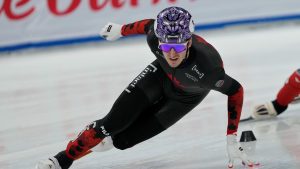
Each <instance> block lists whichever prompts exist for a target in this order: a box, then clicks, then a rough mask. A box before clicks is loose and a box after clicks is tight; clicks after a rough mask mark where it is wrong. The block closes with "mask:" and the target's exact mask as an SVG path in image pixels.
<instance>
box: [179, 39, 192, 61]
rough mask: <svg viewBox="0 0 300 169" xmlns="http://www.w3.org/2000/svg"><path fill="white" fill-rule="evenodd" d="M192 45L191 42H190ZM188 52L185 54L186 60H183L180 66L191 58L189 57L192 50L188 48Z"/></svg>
mask: <svg viewBox="0 0 300 169" xmlns="http://www.w3.org/2000/svg"><path fill="white" fill-rule="evenodd" d="M189 43H190V42H189ZM188 45H189V44H187V46H188ZM186 50H187V51H186V53H185V57H184V59H183V60H182V62H181V63H180V64H183V63H184V62H185V61H186V60H187V59H188V57H189V55H190V48H187V49H186Z"/></svg>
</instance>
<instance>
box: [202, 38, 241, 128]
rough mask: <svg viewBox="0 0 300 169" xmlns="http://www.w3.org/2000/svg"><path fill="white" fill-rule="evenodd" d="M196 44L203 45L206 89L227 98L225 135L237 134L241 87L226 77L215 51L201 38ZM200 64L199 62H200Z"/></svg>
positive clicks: (220, 60) (221, 62)
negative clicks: (205, 56)
mask: <svg viewBox="0 0 300 169" xmlns="http://www.w3.org/2000/svg"><path fill="white" fill-rule="evenodd" d="M197 40H198V42H201V43H202V44H203V43H205V46H206V48H204V49H202V50H204V51H205V53H206V55H207V56H208V58H210V59H207V60H205V63H206V65H205V66H207V67H208V69H209V70H210V71H208V74H207V75H208V80H207V82H208V84H207V85H208V86H207V88H209V89H212V90H216V91H219V92H221V93H223V94H225V95H227V96H228V105H227V109H228V125H227V134H233V133H235V132H237V129H238V125H239V121H240V116H241V111H242V106H243V95H244V92H243V87H242V85H241V84H240V83H239V82H238V81H236V80H235V79H233V78H232V77H230V76H229V75H227V74H226V73H225V70H224V66H223V61H222V59H221V57H220V55H219V53H218V52H217V50H216V49H215V48H214V47H213V46H211V45H210V44H209V43H207V42H205V41H204V40H203V39H201V37H197ZM200 62H201V61H200Z"/></svg>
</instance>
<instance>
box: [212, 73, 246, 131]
mask: <svg viewBox="0 0 300 169" xmlns="http://www.w3.org/2000/svg"><path fill="white" fill-rule="evenodd" d="M214 74H216V76H215V77H217V78H215V79H214V80H213V81H212V82H213V83H214V84H213V86H212V89H213V90H216V91H219V92H221V93H223V94H226V95H227V96H228V103H227V109H228V125H227V134H233V133H236V132H237V129H238V125H239V121H240V117H241V112H242V106H243V98H244V91H243V87H242V85H241V84H240V83H239V82H238V81H236V80H235V79H233V78H231V77H230V76H228V75H227V74H226V73H225V72H224V69H219V70H218V69H217V70H215V71H214Z"/></svg>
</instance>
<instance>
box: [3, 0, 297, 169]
mask: <svg viewBox="0 0 300 169" xmlns="http://www.w3.org/2000/svg"><path fill="white" fill-rule="evenodd" d="M169 6H181V7H183V8H185V9H187V10H188V11H190V13H191V14H192V16H193V20H194V22H195V26H196V34H198V35H200V36H202V37H204V38H205V39H206V40H207V41H208V42H209V43H211V44H212V45H213V46H214V47H215V48H216V49H217V50H218V51H219V53H220V54H221V56H222V59H223V61H224V65H225V70H226V72H227V74H229V75H231V76H232V77H234V78H235V79H237V80H238V81H240V82H241V83H242V84H243V86H244V89H245V99H244V108H243V114H242V117H248V116H249V115H250V112H251V109H252V107H253V106H254V105H256V104H258V103H264V102H266V101H269V100H272V99H274V98H275V96H276V93H277V91H278V90H279V89H280V87H281V86H282V85H283V83H284V81H285V80H286V79H287V78H288V76H289V75H290V74H292V72H293V71H295V70H296V69H298V68H299V66H300V64H299V63H300V56H299V53H300V48H299V44H300V1H299V0H276V1H274V0H251V1H249V0H246V1H240V0H227V1H224V0H0V115H1V116H0V126H1V127H0V168H1V169H17V168H18V169H19V168H34V165H35V163H36V162H37V161H38V160H40V159H45V158H47V157H49V156H51V155H54V154H55V153H57V152H58V151H61V150H62V149H64V148H65V146H66V144H67V142H68V140H70V139H72V138H74V137H75V136H76V135H77V133H78V132H79V131H80V130H81V129H82V128H83V127H84V126H85V125H86V124H87V123H89V122H91V121H93V120H96V119H99V118H101V117H103V116H104V115H105V114H106V113H107V112H108V111H109V109H110V108H111V106H112V104H113V103H114V100H115V99H116V98H117V97H118V95H119V94H120V93H121V92H122V91H123V90H124V89H125V87H126V86H127V85H128V84H129V83H130V82H131V81H132V80H133V79H134V78H135V77H136V76H137V75H138V74H139V73H140V72H141V71H142V70H143V69H144V68H145V67H146V66H147V65H148V64H149V63H151V62H152V61H153V60H154V59H155V58H154V56H153V55H152V54H151V52H150V50H149V48H148V46H147V43H146V40H145V36H143V35H141V36H131V37H126V38H122V39H120V40H118V41H116V42H107V41H105V40H103V39H102V38H101V37H100V36H99V35H98V32H99V31H100V30H101V28H102V27H103V26H104V25H105V24H106V23H107V22H114V23H119V24H127V23H131V22H134V21H137V20H142V19H146V18H155V17H156V15H157V13H158V12H160V11H161V10H162V9H164V8H166V7H169ZM226 104H227V98H226V97H225V96H224V95H222V94H220V93H217V92H211V93H210V95H209V96H208V97H207V98H206V99H205V100H204V101H203V103H201V105H199V106H198V107H197V108H196V109H194V110H193V111H192V112H191V113H190V114H189V115H187V116H186V117H184V118H183V119H182V120H181V121H179V122H178V124H176V125H175V126H174V127H171V128H170V129H168V130H167V131H166V132H165V133H163V134H161V135H159V136H158V137H155V138H153V139H151V140H149V141H148V142H147V143H144V144H140V145H138V146H136V147H134V148H133V149H130V150H128V151H124V152H123V151H122V153H120V151H118V150H113V151H112V152H109V153H107V154H105V153H104V155H103V154H101V155H100V154H94V155H91V156H88V157H85V158H83V159H82V160H80V161H78V162H77V163H75V164H74V166H73V168H77V169H83V168H91V169H92V168H95V169H96V168H114V169H117V168H122V169H124V168H128V169H129V168H133V169H141V168H145V169H146V168H147V169H149V168H158V169H168V168H172V169H177V168H178V169H180V168H185V169H186V168H193V169H198V168H206V169H207V168H212V169H214V168H225V167H226V163H227V157H226V148H225V147H226V146H225V132H226V124H227V112H226V111H227V110H226V109H227V107H226ZM299 111H300V106H299V105H293V106H291V107H289V112H287V113H285V114H283V115H282V116H280V118H278V119H276V120H273V121H267V122H266V121H264V122H257V123H247V124H241V125H240V131H242V130H253V131H254V133H255V134H256V135H257V138H258V142H257V150H258V152H259V153H258V155H257V158H258V159H260V160H261V163H262V164H263V165H262V168H272V169H274V168H291V169H299V168H300V163H299V161H300V150H299V147H300V134H299V133H300V114H299V113H300V112H299ZM195 131H196V132H195ZM178 147H180V149H178ZM239 167H242V166H241V165H239Z"/></svg>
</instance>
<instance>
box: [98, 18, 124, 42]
mask: <svg viewBox="0 0 300 169" xmlns="http://www.w3.org/2000/svg"><path fill="white" fill-rule="evenodd" d="M122 26H123V25H119V24H116V23H110V22H109V23H107V24H106V25H105V26H104V27H103V28H102V29H101V31H100V32H99V34H100V36H102V37H103V38H105V39H106V40H109V41H114V40H117V39H119V38H120V37H122V34H121V29H122Z"/></svg>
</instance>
